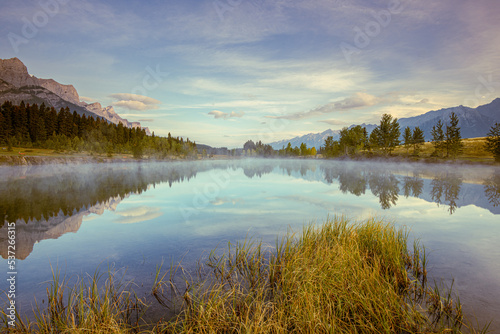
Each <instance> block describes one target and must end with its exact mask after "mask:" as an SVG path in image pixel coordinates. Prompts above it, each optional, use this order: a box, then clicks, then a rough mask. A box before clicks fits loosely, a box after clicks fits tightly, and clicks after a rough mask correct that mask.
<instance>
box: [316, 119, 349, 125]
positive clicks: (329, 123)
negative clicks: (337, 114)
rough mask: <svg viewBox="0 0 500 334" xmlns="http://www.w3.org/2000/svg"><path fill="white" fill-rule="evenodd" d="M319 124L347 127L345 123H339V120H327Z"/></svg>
mask: <svg viewBox="0 0 500 334" xmlns="http://www.w3.org/2000/svg"><path fill="white" fill-rule="evenodd" d="M319 122H322V123H326V124H328V125H345V122H343V121H339V120H337V119H325V120H322V121H319Z"/></svg>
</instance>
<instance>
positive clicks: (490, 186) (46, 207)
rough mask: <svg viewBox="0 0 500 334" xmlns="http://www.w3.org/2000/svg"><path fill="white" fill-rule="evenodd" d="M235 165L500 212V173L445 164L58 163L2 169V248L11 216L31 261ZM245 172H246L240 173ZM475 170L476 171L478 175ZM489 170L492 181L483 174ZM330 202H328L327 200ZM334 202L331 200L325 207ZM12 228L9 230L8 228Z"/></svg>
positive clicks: (391, 200)
mask: <svg viewBox="0 0 500 334" xmlns="http://www.w3.org/2000/svg"><path fill="white" fill-rule="evenodd" d="M228 168H229V169H232V170H234V171H237V170H239V171H240V172H239V173H241V171H242V172H243V175H245V176H246V177H248V178H250V179H252V178H255V177H258V178H262V177H263V176H264V175H266V174H271V173H277V174H283V175H288V176H290V177H292V178H296V179H303V180H308V181H314V182H323V183H326V184H328V185H329V186H331V187H336V186H338V189H339V190H340V191H341V192H342V193H343V194H353V195H355V196H358V197H359V196H362V195H364V196H367V195H368V193H367V190H368V189H369V190H370V192H371V194H372V195H373V196H375V197H377V198H378V201H379V203H380V207H381V208H382V209H384V210H385V209H390V208H391V207H394V206H396V205H397V203H398V200H399V199H400V196H404V197H405V198H409V197H415V198H421V199H424V200H426V201H430V202H435V203H436V205H437V206H440V205H445V206H446V208H447V210H448V212H449V214H450V215H451V214H454V213H455V212H456V210H457V208H459V207H461V206H464V205H468V204H474V205H476V206H479V207H483V208H486V209H488V210H489V211H490V212H492V213H494V214H499V213H500V205H499V204H500V171H499V170H498V168H497V169H496V170H495V168H481V172H480V173H478V172H476V171H473V172H471V173H468V170H467V169H460V170H458V169H457V170H453V171H451V170H445V171H443V169H444V168H445V167H441V166H436V167H432V166H427V165H418V164H414V165H384V164H374V163H362V162H332V161H315V160H250V161H247V160H244V161H219V162H191V163H181V162H179V163H148V164H112V165H81V166H66V167H64V166H51V167H48V168H46V167H31V168H28V169H26V168H24V169H23V168H5V167H4V168H1V169H0V176H1V177H0V217H4V219H1V220H0V224H1V225H0V254H1V255H2V257H3V258H6V256H7V254H6V251H7V247H6V245H7V241H8V240H7V239H6V236H7V233H6V232H5V231H4V230H5V229H6V224H4V222H7V221H9V222H10V221H16V222H17V238H18V240H19V241H18V245H19V251H18V253H17V255H18V258H19V259H25V258H26V257H27V256H28V255H29V254H30V253H31V252H32V250H33V245H34V244H35V243H37V242H39V241H41V240H44V239H57V238H59V237H60V236H61V235H63V234H65V233H69V232H76V231H78V229H79V228H80V226H81V224H82V220H83V218H84V217H86V216H88V215H90V214H103V213H104V212H105V211H108V210H111V211H116V214H117V216H118V217H119V218H118V219H119V222H120V223H124V224H132V223H137V222H141V221H148V220H153V219H155V218H157V217H159V216H161V215H162V214H163V213H162V212H161V211H160V210H159V209H158V207H155V206H150V205H140V206H136V207H133V208H128V209H126V210H121V211H120V210H118V211H117V206H118V205H119V204H120V202H121V201H122V200H123V199H125V198H127V197H129V196H130V195H132V194H140V193H142V192H144V191H146V190H148V189H149V188H151V187H155V186H156V185H158V184H160V183H168V184H169V186H170V187H172V186H173V185H174V184H175V183H181V182H188V181H189V180H191V179H192V178H194V177H196V175H197V173H200V172H204V171H209V170H213V169H221V170H225V169H228ZM240 175H241V174H240ZM470 175H473V176H474V177H473V178H471V177H470ZM477 175H481V177H483V178H484V179H478V178H477ZM209 202H210V204H212V205H213V206H218V207H223V206H224V204H225V203H232V205H233V206H234V205H236V204H238V203H239V204H241V203H243V200H242V199H235V198H230V197H214V198H213V199H210V201H209ZM322 202H324V200H322ZM323 206H324V207H328V203H326V204H325V205H323ZM4 232H5V233H4Z"/></svg>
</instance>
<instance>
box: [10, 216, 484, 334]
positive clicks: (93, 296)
mask: <svg viewBox="0 0 500 334" xmlns="http://www.w3.org/2000/svg"><path fill="white" fill-rule="evenodd" d="M408 239H409V234H408V231H407V230H406V229H404V228H396V227H394V225H392V224H389V223H385V222H382V221H380V220H376V219H370V220H368V221H365V222H351V221H349V220H348V219H346V218H345V217H335V218H333V219H327V221H326V222H325V223H323V224H309V225H307V226H305V227H304V228H303V230H302V233H300V234H298V233H294V232H293V231H289V232H288V233H287V234H285V235H284V236H283V237H282V238H281V239H279V240H277V241H276V245H275V246H274V247H271V246H267V245H264V244H263V243H262V242H258V241H254V240H252V239H251V238H246V239H245V240H244V241H242V242H238V243H236V244H232V243H229V244H228V246H227V249H225V250H218V249H215V250H213V251H211V252H210V253H209V254H208V256H207V257H206V258H205V259H204V260H202V261H200V262H199V266H198V269H197V271H196V272H195V273H190V272H187V271H186V270H184V268H183V267H182V265H181V263H178V264H174V263H173V262H172V263H171V264H170V266H169V267H167V268H164V267H163V265H162V264H161V265H159V266H157V270H156V276H155V280H154V284H153V286H152V289H151V295H152V298H153V300H154V301H155V303H157V305H159V306H160V307H162V308H164V312H163V315H162V316H161V317H160V318H159V319H157V320H156V321H149V322H147V321H145V320H144V319H145V318H146V317H145V312H146V310H147V307H146V304H147V303H146V302H145V300H142V299H139V298H137V296H136V295H135V293H134V292H133V290H132V286H131V285H130V284H126V283H123V282H121V280H120V279H119V277H116V276H115V275H114V274H110V273H108V274H107V275H106V274H105V275H101V274H100V273H99V272H98V271H97V272H96V273H95V274H94V275H93V276H91V277H89V278H88V280H86V281H80V282H78V284H76V285H73V287H71V288H70V287H69V283H68V281H67V280H66V278H64V277H63V278H61V277H60V276H59V274H58V273H54V277H53V281H52V282H51V284H50V285H49V288H48V289H47V296H48V303H47V305H46V307H45V308H44V309H41V308H40V307H39V306H38V305H37V306H36V308H35V315H36V320H35V321H32V322H30V321H27V320H25V321H23V320H18V323H17V326H16V329H15V330H13V329H11V330H10V332H12V333H32V332H36V333H84V332H85V333H398V334H399V333H401V334H403V333H485V332H486V331H487V327H485V328H483V329H476V328H475V327H474V326H472V324H471V323H470V322H469V321H468V320H467V319H466V318H465V316H464V314H463V313H462V305H461V304H460V300H459V299H458V297H455V296H454V294H453V293H452V287H450V288H449V289H446V288H443V287H438V284H437V283H434V285H433V286H429V284H428V282H427V269H426V265H427V258H426V252H425V248H424V247H423V246H422V245H421V244H420V242H419V241H415V242H414V243H413V247H408ZM149 318H150V317H149ZM18 319H20V318H19V317H18ZM2 320H3V321H4V322H5V321H6V314H5V313H2ZM4 324H6V323H4Z"/></svg>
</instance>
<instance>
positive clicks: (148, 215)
mask: <svg viewBox="0 0 500 334" xmlns="http://www.w3.org/2000/svg"><path fill="white" fill-rule="evenodd" d="M116 214H117V215H119V216H121V217H120V218H118V219H117V222H118V223H120V224H135V223H140V222H143V221H148V220H152V219H155V218H158V217H160V216H161V215H163V212H161V211H160V209H159V208H155V207H149V206H140V207H134V208H130V209H126V210H120V211H117V212H116Z"/></svg>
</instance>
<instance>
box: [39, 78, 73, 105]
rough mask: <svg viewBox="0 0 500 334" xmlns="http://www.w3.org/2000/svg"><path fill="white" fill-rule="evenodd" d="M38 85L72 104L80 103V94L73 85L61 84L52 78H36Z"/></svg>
mask: <svg viewBox="0 0 500 334" xmlns="http://www.w3.org/2000/svg"><path fill="white" fill-rule="evenodd" d="M38 83H39V86H42V87H44V88H46V89H48V90H50V91H51V92H52V93H54V94H56V95H58V96H59V97H61V98H62V99H64V100H66V101H69V102H71V103H74V104H79V103H80V96H79V95H78V92H77V91H76V89H75V87H73V85H63V84H60V83H58V82H57V81H55V80H54V79H38Z"/></svg>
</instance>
